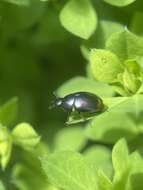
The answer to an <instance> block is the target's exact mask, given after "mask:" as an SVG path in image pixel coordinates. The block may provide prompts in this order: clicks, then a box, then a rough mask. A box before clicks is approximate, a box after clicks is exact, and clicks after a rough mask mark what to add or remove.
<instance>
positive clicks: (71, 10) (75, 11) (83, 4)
mask: <svg viewBox="0 0 143 190" xmlns="http://www.w3.org/2000/svg"><path fill="white" fill-rule="evenodd" d="M60 21H61V24H62V25H63V26H64V27H65V28H66V29H67V30H68V31H69V32H71V33H73V34H74V35H76V36H79V37H81V38H84V39H88V38H89V37H90V36H91V35H92V34H93V33H94V31H95V29H96V25H97V16H96V12H95V10H94V8H93V6H92V4H91V2H90V0H78V1H77V0H69V1H68V2H67V3H66V4H65V6H64V7H63V9H62V10H61V13H60Z"/></svg>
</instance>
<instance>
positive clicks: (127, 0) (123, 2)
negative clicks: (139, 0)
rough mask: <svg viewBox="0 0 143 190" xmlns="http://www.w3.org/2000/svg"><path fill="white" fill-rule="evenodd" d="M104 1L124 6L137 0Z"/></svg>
mask: <svg viewBox="0 0 143 190" xmlns="http://www.w3.org/2000/svg"><path fill="white" fill-rule="evenodd" d="M104 1H105V2H107V3H109V4H111V5H114V6H118V7H124V6H127V5H129V4H131V3H133V2H134V1H136V0H104Z"/></svg>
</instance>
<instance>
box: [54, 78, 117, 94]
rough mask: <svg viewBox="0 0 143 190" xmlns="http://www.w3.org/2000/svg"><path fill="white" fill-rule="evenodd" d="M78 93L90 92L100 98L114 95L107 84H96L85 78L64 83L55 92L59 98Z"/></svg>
mask: <svg viewBox="0 0 143 190" xmlns="http://www.w3.org/2000/svg"><path fill="white" fill-rule="evenodd" d="M79 91H85V92H91V93H94V94H97V95H98V96H100V97H110V96H112V95H113V94H114V91H113V88H112V87H111V86H109V85H107V84H104V83H101V82H96V81H94V80H93V79H88V78H85V77H75V78H72V79H70V80H68V81H67V82H65V83H64V84H63V85H62V86H60V88H59V89H58V90H57V94H58V95H59V96H61V97H63V96H65V95H67V94H70V93H74V92H79Z"/></svg>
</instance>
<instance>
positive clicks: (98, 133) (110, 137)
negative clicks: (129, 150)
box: [86, 109, 138, 143]
mask: <svg viewBox="0 0 143 190" xmlns="http://www.w3.org/2000/svg"><path fill="white" fill-rule="evenodd" d="M117 110H118V109H117ZM113 118H114V119H113ZM123 121H124V122H123ZM137 134H138V132H137V129H136V125H135V124H134V122H133V121H132V120H131V118H129V117H128V115H127V114H125V113H124V112H123V113H121V112H119V113H118V111H117V112H114V111H113V112H112V111H107V112H105V113H103V114H101V115H99V116H95V117H94V118H93V120H92V121H91V122H89V123H88V125H87V128H86V135H87V137H88V138H90V139H92V140H96V141H100V142H104V143H115V142H116V141H117V140H118V139H120V138H121V137H123V136H124V137H125V138H126V139H128V140H131V139H133V138H134V137H135V136H137Z"/></svg>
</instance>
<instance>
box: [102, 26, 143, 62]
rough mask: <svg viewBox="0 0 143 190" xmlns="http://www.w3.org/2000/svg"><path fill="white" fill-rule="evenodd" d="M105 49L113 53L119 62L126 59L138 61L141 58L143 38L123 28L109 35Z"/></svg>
mask: <svg viewBox="0 0 143 190" xmlns="http://www.w3.org/2000/svg"><path fill="white" fill-rule="evenodd" d="M106 48H107V49H108V50H110V51H112V52H114V53H115V54H116V55H117V56H118V57H119V59H120V60H121V61H125V60H126V59H134V60H140V58H141V57H142V56H143V38H142V37H138V36H136V35H135V34H133V33H131V32H130V31H129V30H127V29H126V28H125V29H124V30H122V31H120V32H117V33H114V34H112V35H111V37H110V38H109V39H108V40H107V42H106Z"/></svg>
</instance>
